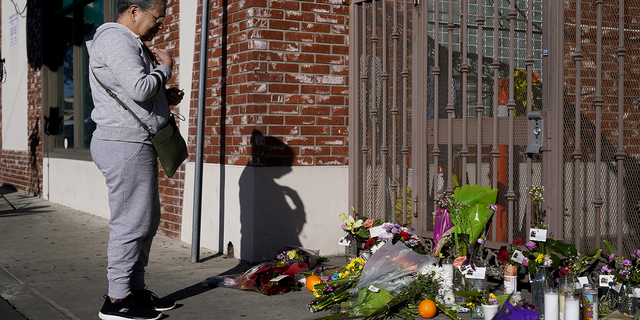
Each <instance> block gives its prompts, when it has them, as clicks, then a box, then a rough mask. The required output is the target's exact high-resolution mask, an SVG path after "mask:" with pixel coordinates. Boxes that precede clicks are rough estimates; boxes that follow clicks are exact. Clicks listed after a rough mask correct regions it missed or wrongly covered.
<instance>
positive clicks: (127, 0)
mask: <svg viewBox="0 0 640 320" xmlns="http://www.w3.org/2000/svg"><path fill="white" fill-rule="evenodd" d="M167 2H168V0H119V1H118V5H117V6H118V7H117V8H118V15H121V14H123V13H125V12H126V11H127V10H128V9H129V7H131V6H133V5H136V6H138V7H140V9H142V10H149V9H151V8H152V7H153V6H154V5H156V4H158V3H164V4H165V5H166V4H167Z"/></svg>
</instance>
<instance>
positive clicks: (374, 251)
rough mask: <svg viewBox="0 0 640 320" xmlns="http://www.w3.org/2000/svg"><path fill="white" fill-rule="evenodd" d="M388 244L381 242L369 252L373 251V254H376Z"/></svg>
mask: <svg viewBox="0 0 640 320" xmlns="http://www.w3.org/2000/svg"><path fill="white" fill-rule="evenodd" d="M385 243H386V242H382V241H381V242H379V243H378V244H376V245H374V246H373V247H371V248H369V250H371V254H374V253H376V251H378V249H380V248H381V247H382V246H383V245H384V244H385Z"/></svg>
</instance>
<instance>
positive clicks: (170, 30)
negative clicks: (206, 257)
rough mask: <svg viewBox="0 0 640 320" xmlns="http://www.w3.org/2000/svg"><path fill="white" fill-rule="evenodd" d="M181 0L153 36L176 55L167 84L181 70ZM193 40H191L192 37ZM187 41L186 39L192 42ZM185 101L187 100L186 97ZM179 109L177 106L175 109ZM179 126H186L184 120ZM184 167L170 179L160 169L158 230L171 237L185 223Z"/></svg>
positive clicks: (170, 5)
mask: <svg viewBox="0 0 640 320" xmlns="http://www.w3.org/2000/svg"><path fill="white" fill-rule="evenodd" d="M179 27H180V2H179V1H178V0H170V1H169V3H168V4H167V12H166V19H165V22H164V28H163V30H162V32H161V33H160V34H158V36H157V37H156V38H155V39H154V42H153V43H154V46H156V47H159V48H163V49H166V50H169V52H170V53H171V56H172V57H173V63H174V65H173V74H174V76H173V77H172V78H171V80H169V83H168V86H169V87H175V86H177V85H178V77H177V74H178V72H179V70H180V65H179V61H180V59H179V58H180V50H179V48H180V30H179ZM189 40H190V39H189ZM189 40H187V41H189ZM183 103H188V99H187V98H185V100H184V102H183ZM174 109H176V112H178V111H177V108H174ZM178 125H187V124H186V123H184V122H181V123H179V124H178ZM184 167H185V165H184V164H183V165H182V167H181V168H180V170H178V171H177V172H176V173H175V174H174V176H173V177H172V178H171V179H168V178H167V177H166V175H165V174H164V172H162V170H161V172H160V177H159V181H158V183H159V184H160V190H159V191H160V203H161V207H162V209H161V214H162V218H161V221H160V227H159V229H158V232H159V233H161V234H164V235H166V236H169V237H172V238H179V237H180V228H181V224H182V203H183V194H184V174H185V172H184Z"/></svg>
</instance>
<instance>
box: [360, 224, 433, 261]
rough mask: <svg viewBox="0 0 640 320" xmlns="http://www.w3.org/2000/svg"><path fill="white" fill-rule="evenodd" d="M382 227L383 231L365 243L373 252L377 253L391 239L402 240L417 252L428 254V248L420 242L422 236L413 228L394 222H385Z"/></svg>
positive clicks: (394, 242)
mask: <svg viewBox="0 0 640 320" xmlns="http://www.w3.org/2000/svg"><path fill="white" fill-rule="evenodd" d="M380 228H381V229H382V230H383V232H381V233H380V234H379V235H377V236H375V237H372V238H370V239H369V240H367V243H366V244H365V249H369V250H371V253H375V252H376V251H377V250H378V249H379V248H380V247H382V246H383V245H384V244H385V243H387V242H388V241H391V243H392V244H396V243H397V242H398V241H400V242H402V243H403V244H404V245H406V246H407V247H409V248H410V249H411V250H413V251H415V252H417V253H421V254H427V250H426V249H425V248H424V245H423V244H422V242H420V238H418V236H417V235H416V234H415V233H414V229H413V228H410V227H406V226H401V225H399V224H394V223H384V224H382V225H381V226H380Z"/></svg>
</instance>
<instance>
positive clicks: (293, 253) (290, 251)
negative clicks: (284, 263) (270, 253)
mask: <svg viewBox="0 0 640 320" xmlns="http://www.w3.org/2000/svg"><path fill="white" fill-rule="evenodd" d="M287 257H289V259H293V258H295V257H296V251H295V250H289V252H287Z"/></svg>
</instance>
